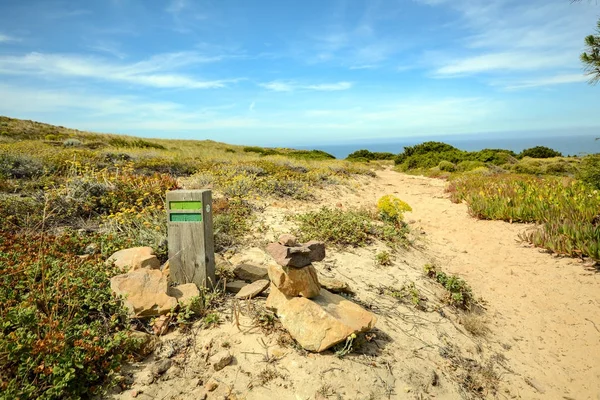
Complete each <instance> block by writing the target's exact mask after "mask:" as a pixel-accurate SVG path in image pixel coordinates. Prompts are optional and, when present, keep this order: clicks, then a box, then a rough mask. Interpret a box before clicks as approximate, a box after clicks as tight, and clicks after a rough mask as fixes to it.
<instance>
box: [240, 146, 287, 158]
mask: <svg viewBox="0 0 600 400" xmlns="http://www.w3.org/2000/svg"><path fill="white" fill-rule="evenodd" d="M243 150H244V152H245V153H257V154H260V155H261V156H276V155H281V152H279V151H277V150H275V149H265V148H263V147H258V146H247V147H244V149H243Z"/></svg>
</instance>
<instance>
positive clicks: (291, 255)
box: [266, 234, 376, 352]
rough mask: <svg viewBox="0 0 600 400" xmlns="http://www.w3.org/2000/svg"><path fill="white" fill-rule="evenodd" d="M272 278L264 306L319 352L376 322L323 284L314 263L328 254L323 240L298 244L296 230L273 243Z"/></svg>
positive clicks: (269, 246)
mask: <svg viewBox="0 0 600 400" xmlns="http://www.w3.org/2000/svg"><path fill="white" fill-rule="evenodd" d="M267 252H268V253H269V254H270V255H271V256H272V257H273V259H274V260H275V262H276V263H277V265H269V268H268V273H269V279H270V280H271V286H270V289H269V297H268V298H267V303H266V306H267V308H270V309H272V310H274V311H275V313H276V315H277V316H278V317H279V319H280V321H281V323H282V325H283V326H284V328H286V329H287V330H288V332H289V333H290V334H291V335H292V337H293V338H294V339H296V340H297V341H298V343H300V345H301V346H302V347H304V348H305V349H306V350H310V351H316V352H321V351H324V350H326V349H328V348H329V347H331V346H334V345H335V344H337V343H340V342H343V341H345V340H346V339H347V338H348V337H350V336H351V335H353V334H357V333H361V332H366V331H369V330H371V329H372V328H373V327H374V326H375V322H376V318H375V316H374V315H373V314H372V313H370V312H368V311H366V310H364V309H363V308H362V307H360V306H359V305H357V304H355V303H353V302H351V301H349V300H348V299H346V298H345V297H342V296H339V295H336V294H333V293H331V292H329V291H328V290H326V289H323V288H321V285H320V284H319V279H318V276H317V271H316V269H315V267H314V266H313V265H312V263H313V262H317V261H322V260H323V259H324V258H325V244H324V243H322V242H317V241H310V242H307V243H305V244H301V243H298V242H297V240H296V238H295V237H294V236H292V235H289V234H285V235H281V236H280V237H279V241H278V242H277V243H270V244H269V245H268V246H267Z"/></svg>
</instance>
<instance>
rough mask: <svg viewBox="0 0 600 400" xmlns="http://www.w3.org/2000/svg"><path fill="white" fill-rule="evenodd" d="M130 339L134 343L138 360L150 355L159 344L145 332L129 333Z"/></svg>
mask: <svg viewBox="0 0 600 400" xmlns="http://www.w3.org/2000/svg"><path fill="white" fill-rule="evenodd" d="M130 337H131V338H132V339H133V340H134V341H135V344H134V351H135V354H136V356H137V358H138V359H143V358H145V357H147V356H148V355H150V354H151V353H152V352H153V351H154V350H155V349H156V347H157V346H158V344H159V343H160V339H159V338H158V337H156V336H154V335H150V334H148V333H146V332H140V331H131V332H130Z"/></svg>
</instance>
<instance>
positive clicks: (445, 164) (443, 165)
mask: <svg viewBox="0 0 600 400" xmlns="http://www.w3.org/2000/svg"><path fill="white" fill-rule="evenodd" d="M438 168H439V169H440V170H441V171H446V172H454V171H456V165H454V164H452V163H451V162H450V161H445V160H444V161H440V163H439V164H438Z"/></svg>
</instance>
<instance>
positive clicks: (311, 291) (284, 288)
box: [269, 264, 321, 299]
mask: <svg viewBox="0 0 600 400" xmlns="http://www.w3.org/2000/svg"><path fill="white" fill-rule="evenodd" d="M269 279H271V282H272V283H273V285H275V286H277V288H278V289H279V290H280V291H281V292H282V293H283V294H284V295H286V296H290V297H296V296H303V297H306V298H307V299H310V298H312V297H315V296H318V295H319V294H320V292H321V286H320V285H319V279H318V277H317V271H316V269H315V267H314V266H312V265H309V266H307V267H304V268H290V267H281V266H279V265H275V264H271V265H269Z"/></svg>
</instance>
